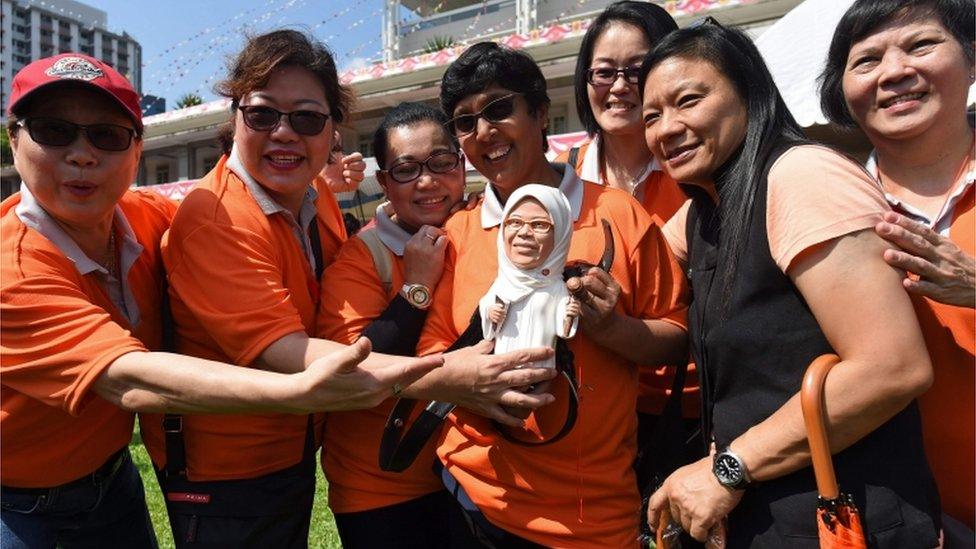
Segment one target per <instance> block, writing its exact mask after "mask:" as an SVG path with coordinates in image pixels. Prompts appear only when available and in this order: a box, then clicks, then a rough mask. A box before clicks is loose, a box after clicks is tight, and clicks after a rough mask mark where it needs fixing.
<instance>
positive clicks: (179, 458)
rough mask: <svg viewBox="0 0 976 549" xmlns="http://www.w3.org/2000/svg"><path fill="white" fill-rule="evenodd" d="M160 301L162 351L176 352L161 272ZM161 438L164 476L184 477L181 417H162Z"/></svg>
mask: <svg viewBox="0 0 976 549" xmlns="http://www.w3.org/2000/svg"><path fill="white" fill-rule="evenodd" d="M162 278H163V282H162V284H161V286H162V293H163V295H162V301H161V303H160V308H161V311H160V315H161V316H162V324H163V326H162V332H163V338H162V350H163V351H165V352H168V353H174V352H176V323H175V322H174V321H173V310H172V309H171V308H170V303H169V282H168V281H167V279H166V272H165V270H164V271H163V277H162ZM163 437H164V439H165V442H166V467H164V468H163V471H162V474H163V475H164V476H167V477H170V476H180V477H183V476H186V445H185V442H184V441H183V416H181V415H179V414H166V415H164V416H163Z"/></svg>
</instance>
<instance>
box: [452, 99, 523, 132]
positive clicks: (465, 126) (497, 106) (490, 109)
mask: <svg viewBox="0 0 976 549" xmlns="http://www.w3.org/2000/svg"><path fill="white" fill-rule="evenodd" d="M518 95H522V94H521V93H519V92H515V93H510V94H508V95H505V96H502V97H499V98H498V99H495V100H494V101H491V102H490V103H488V104H487V105H485V106H484V108H483V109H481V110H480V111H478V112H475V113H471V114H461V115H458V116H455V117H454V118H452V119H450V120H448V121H447V127H448V128H449V129H450V130H451V131H452V132H453V133H454V135H456V136H457V137H461V136H462V135H468V134H469V133H471V132H473V131H474V130H475V129H477V127H478V119H479V118H484V119H485V120H487V121H488V122H491V123H493V124H497V123H499V122H502V121H504V120H506V119H507V118H509V117H510V116H512V113H513V112H515V97H516V96H518Z"/></svg>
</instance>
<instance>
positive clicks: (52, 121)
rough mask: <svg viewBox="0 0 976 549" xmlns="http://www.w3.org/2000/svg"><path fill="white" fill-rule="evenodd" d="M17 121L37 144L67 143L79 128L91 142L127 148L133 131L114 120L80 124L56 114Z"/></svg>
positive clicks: (109, 148)
mask: <svg viewBox="0 0 976 549" xmlns="http://www.w3.org/2000/svg"><path fill="white" fill-rule="evenodd" d="M17 125H18V126H20V127H21V128H26V129H27V133H29V134H30V136H31V139H33V140H34V142H35V143H40V144H41V145H47V146H48V147H67V146H68V145H70V144H72V143H74V142H75V139H77V138H78V132H79V131H83V132H84V133H85V138H86V139H88V142H89V143H91V144H92V146H94V147H95V148H96V149H101V150H103V151H111V152H120V151H124V150H126V149H128V148H129V146H130V145H132V138H133V137H134V136H135V134H136V131H135V130H134V129H132V128H127V127H125V126H118V125H115V124H88V125H87V126H83V125H81V124H75V123H74V122H68V121H67V120H61V119H60V118H44V117H40V118H28V119H26V120H20V121H18V122H17Z"/></svg>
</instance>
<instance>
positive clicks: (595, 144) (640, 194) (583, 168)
mask: <svg viewBox="0 0 976 549" xmlns="http://www.w3.org/2000/svg"><path fill="white" fill-rule="evenodd" d="M602 146H603V145H602V144H601V141H600V135H599V134H597V135H596V136H594V137H593V139H592V140H591V141H590V144H589V145H588V146H587V147H586V152H585V153H584V154H583V162H582V163H581V164H580V169H579V176H580V177H581V178H582V179H583V181H589V182H591V183H597V184H599V185H606V181H604V179H603V172H602V170H601V169H600V147H602ZM659 171H661V167H660V166H659V165H658V163H657V159H655V158H654V157H653V156H652V157H651V161H650V162H649V163H648V164H647V166H645V167H644V171H642V172H641V173H640V175H638V176H637V178H636V179H635V180H634V181H633V182H631V184H632V186H633V189H634V191H633V194H634V197H635V198H637V200H643V198H644V187H645V185H644V184H645V182H646V181H647V178H648V177H649V176H650V175H651V173H653V172H659Z"/></svg>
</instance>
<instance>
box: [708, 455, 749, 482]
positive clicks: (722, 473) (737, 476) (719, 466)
mask: <svg viewBox="0 0 976 549" xmlns="http://www.w3.org/2000/svg"><path fill="white" fill-rule="evenodd" d="M714 471H715V476H716V477H718V480H719V482H721V483H722V484H725V485H735V484H738V483H739V482H741V481H742V467H740V466H739V461H738V460H737V459H735V458H734V457H732V456H729V455H724V454H720V455H719V456H717V457H716V458H715V466H714Z"/></svg>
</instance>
